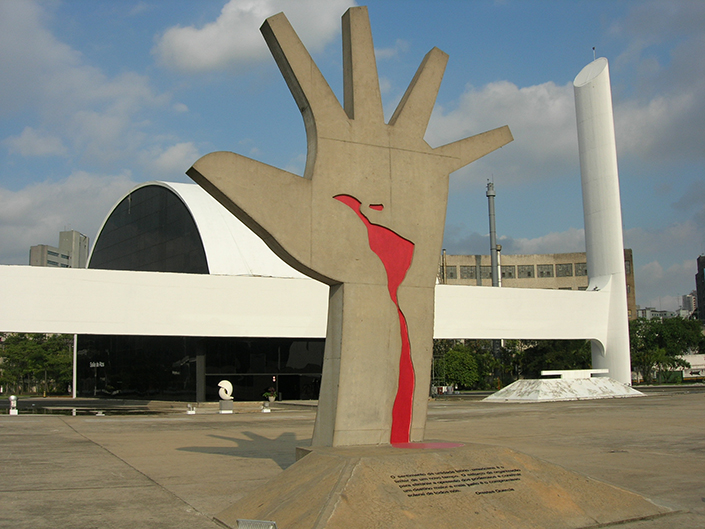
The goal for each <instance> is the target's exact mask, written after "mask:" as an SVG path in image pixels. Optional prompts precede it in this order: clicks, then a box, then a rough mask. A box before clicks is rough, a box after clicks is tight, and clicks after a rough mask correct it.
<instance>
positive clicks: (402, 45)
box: [375, 39, 409, 61]
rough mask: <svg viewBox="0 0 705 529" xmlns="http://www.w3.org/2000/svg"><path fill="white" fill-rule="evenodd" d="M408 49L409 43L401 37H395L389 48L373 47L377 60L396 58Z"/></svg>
mask: <svg viewBox="0 0 705 529" xmlns="http://www.w3.org/2000/svg"><path fill="white" fill-rule="evenodd" d="M407 51H409V43H408V42H407V41H406V40H403V39H397V40H396V42H395V43H394V46H392V47H391V48H379V49H375V57H376V58H377V60H378V61H384V60H388V59H396V58H397V57H399V55H401V54H402V53H406V52H407Z"/></svg>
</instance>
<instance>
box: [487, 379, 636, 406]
mask: <svg viewBox="0 0 705 529" xmlns="http://www.w3.org/2000/svg"><path fill="white" fill-rule="evenodd" d="M643 396H644V394H643V393H641V392H640V391H637V390H635V389H634V388H632V387H630V386H626V385H624V384H621V383H620V382H617V381H616V380H614V379H612V378H609V377H592V378H542V379H531V380H528V379H527V380H517V381H516V382H514V383H512V384H510V385H508V386H507V387H506V388H502V389H501V390H499V391H498V392H496V393H493V394H492V395H490V396H489V397H486V398H485V399H484V400H485V401H487V402H551V401H562V400H590V399H614V398H624V397H643Z"/></svg>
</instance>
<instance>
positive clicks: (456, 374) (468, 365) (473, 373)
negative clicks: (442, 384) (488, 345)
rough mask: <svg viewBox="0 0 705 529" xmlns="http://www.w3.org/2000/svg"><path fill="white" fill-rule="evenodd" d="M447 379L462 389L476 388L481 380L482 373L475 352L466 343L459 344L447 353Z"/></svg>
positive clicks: (449, 382)
mask: <svg viewBox="0 0 705 529" xmlns="http://www.w3.org/2000/svg"><path fill="white" fill-rule="evenodd" d="M445 363H446V380H447V381H448V384H451V385H455V384H457V385H458V388H460V389H471V388H474V387H475V386H476V385H477V383H478V382H479V381H480V374H479V371H478V367H477V360H475V358H474V355H473V352H472V351H471V350H470V348H468V347H465V346H464V345H458V346H456V347H455V348H453V349H451V350H450V351H448V352H447V353H446V354H445Z"/></svg>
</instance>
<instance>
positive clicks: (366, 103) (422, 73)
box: [187, 7, 512, 446]
mask: <svg viewBox="0 0 705 529" xmlns="http://www.w3.org/2000/svg"><path fill="white" fill-rule="evenodd" d="M342 28H343V29H342V32H343V76H344V102H343V105H341V104H340V103H339V102H338V100H337V99H336V97H335V95H334V94H333V92H332V90H331V89H330V87H329V85H328V83H327V82H326V80H325V79H324V78H323V75H322V74H321V72H320V71H319V70H318V67H317V66H316V64H315V63H314V61H313V59H312V58H311V57H310V55H309V54H308V52H307V51H306V49H305V47H304V46H303V44H302V43H301V41H300V40H299V37H298V36H297V34H296V32H295V31H294V29H293V28H292V27H291V25H290V24H289V21H288V20H287V18H286V16H285V15H284V14H283V13H280V14H278V15H275V16H272V17H270V18H268V19H267V20H266V21H265V23H264V24H263V25H262V27H261V31H262V35H263V36H264V39H265V41H266V42H267V45H268V46H269V48H270V50H271V52H272V55H273V57H274V59H275V61H276V62H277V64H278V66H279V68H280V70H281V73H282V75H283V77H284V79H285V80H286V82H287V85H288V86H289V89H290V91H291V93H292V95H293V97H294V100H295V101H296V103H297V105H298V107H299V109H300V110H301V113H302V116H303V120H304V124H305V128H306V134H307V145H308V154H307V160H306V168H305V171H304V175H303V178H302V177H300V176H298V175H294V174H292V173H289V172H287V171H284V170H281V169H277V168H275V167H272V166H268V165H265V164H263V163H260V162H257V161H255V160H252V159H249V158H246V157H244V156H240V155H238V154H234V153H231V152H216V153H211V154H208V155H206V156H204V157H202V158H201V159H199V160H198V161H197V162H196V163H194V165H193V167H191V169H189V170H188V171H187V174H188V175H189V176H190V177H191V178H193V179H194V180H195V181H196V182H197V183H198V184H200V185H201V186H202V187H203V188H204V189H205V190H206V191H208V192H209V193H210V194H211V195H212V196H213V197H214V198H216V199H217V200H218V201H220V202H221V203H222V204H223V205H224V206H225V207H226V208H227V209H228V210H229V211H231V212H232V213H233V214H234V215H235V216H237V217H238V218H239V219H240V220H241V221H242V222H243V223H245V224H246V225H247V226H249V227H250V228H251V229H252V230H253V231H254V232H255V233H257V234H258V235H259V236H260V237H261V238H262V239H263V240H264V241H265V242H266V243H267V245H268V246H269V247H270V248H271V249H272V250H273V251H274V252H275V253H276V254H277V255H278V256H279V257H281V258H282V259H283V260H284V261H285V262H286V263H288V264H289V265H290V266H292V267H293V268H295V269H297V270H298V271H300V272H302V273H304V274H307V275H309V276H310V277H312V278H314V279H317V280H319V281H322V282H324V283H326V284H328V285H329V286H330V294H329V309H328V327H327V332H326V346H325V348H326V349H325V355H324V363H323V376H322V382H321V390H320V403H319V412H318V416H317V419H316V427H315V430H314V435H313V445H314V446H345V445H359V444H385V443H389V442H390V441H391V442H409V441H420V440H422V439H423V435H424V428H425V422H426V408H427V397H428V388H429V384H430V367H428V366H430V365H431V356H432V338H433V321H434V319H433V313H434V289H435V280H436V270H437V266H438V256H439V255H440V252H441V245H442V240H443V227H444V220H445V212H446V205H447V200H448V181H449V175H450V173H451V172H453V171H455V170H457V169H459V168H461V167H463V166H465V165H467V164H469V163H471V162H472V161H474V160H477V159H478V158H480V157H482V156H484V155H486V154H489V153H490V152H492V151H494V150H496V149H498V148H499V147H502V146H503V145H505V144H507V143H509V142H510V141H512V135H511V133H510V131H509V128H508V127H506V126H505V127H500V128H498V129H494V130H491V131H489V132H484V133H482V134H478V135H476V136H473V137H469V138H465V139H462V140H459V141H456V142H454V143H450V144H448V145H443V146H441V147H437V148H431V147H430V146H429V145H428V144H427V143H426V142H425V141H424V134H425V132H426V128H427V125H428V121H429V119H430V116H431V111H432V110H433V106H434V103H435V99H436V96H437V93H438V89H439V87H440V83H441V79H442V77H443V72H444V69H445V65H446V62H447V60H448V56H447V55H446V54H445V53H443V52H442V51H440V50H439V49H437V48H434V49H432V50H431V51H430V52H428V54H427V55H426V57H425V58H424V59H423V62H422V63H421V66H420V67H419V69H418V70H417V72H416V75H415V76H414V78H413V80H412V81H411V84H410V85H409V87H408V89H407V90H406V92H405V94H404V96H403V97H402V100H401V102H400V103H399V106H398V107H397V109H396V110H395V112H394V114H393V115H392V118H391V119H390V120H389V122H388V123H385V122H384V112H383V108H382V100H381V95H380V89H379V80H378V75H377V66H376V62H375V55H374V45H373V42H372V33H371V29H370V23H369V18H368V15H367V8H365V7H355V8H351V9H349V10H348V11H347V12H346V13H345V14H344V15H343V19H342Z"/></svg>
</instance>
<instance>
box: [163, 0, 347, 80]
mask: <svg viewBox="0 0 705 529" xmlns="http://www.w3.org/2000/svg"><path fill="white" fill-rule="evenodd" d="M351 5H354V4H351V2H349V1H348V0H299V1H298V2H296V3H292V2H290V1H287V0H230V1H229V2H228V3H227V4H225V6H224V7H223V9H222V11H221V12H220V16H218V18H217V19H216V20H215V21H213V22H209V23H207V24H204V25H203V26H201V27H195V26H174V27H171V28H169V29H167V30H166V31H165V32H164V33H163V35H161V36H160V37H159V39H158V40H157V43H156V45H155V46H154V48H153V50H152V53H153V54H154V55H155V56H156V57H157V60H158V61H159V62H160V63H161V64H162V65H163V66H166V67H168V68H171V69H173V70H176V71H179V72H182V73H199V72H207V71H217V70H233V69H239V68H242V67H243V66H246V65H249V64H252V63H255V62H258V61H261V60H264V59H266V58H268V57H269V52H268V50H267V46H266V44H265V42H264V39H263V38H262V35H261V34H260V32H259V29H258V28H259V27H260V26H261V25H262V23H263V22H264V20H265V19H266V18H267V17H269V16H271V15H274V14H276V13H278V12H281V11H283V12H285V14H286V16H287V18H288V19H289V22H291V25H292V26H293V27H294V29H295V30H296V32H297V33H298V35H299V37H300V38H301V40H302V41H303V42H304V44H305V45H306V47H307V48H308V50H309V52H311V53H315V52H317V51H320V50H321V49H323V47H324V46H325V45H326V44H328V43H329V42H330V41H331V40H332V39H333V38H334V37H335V36H336V35H337V34H338V33H339V31H340V17H341V16H342V14H343V12H344V11H345V9H346V8H348V7H350V6H351Z"/></svg>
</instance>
